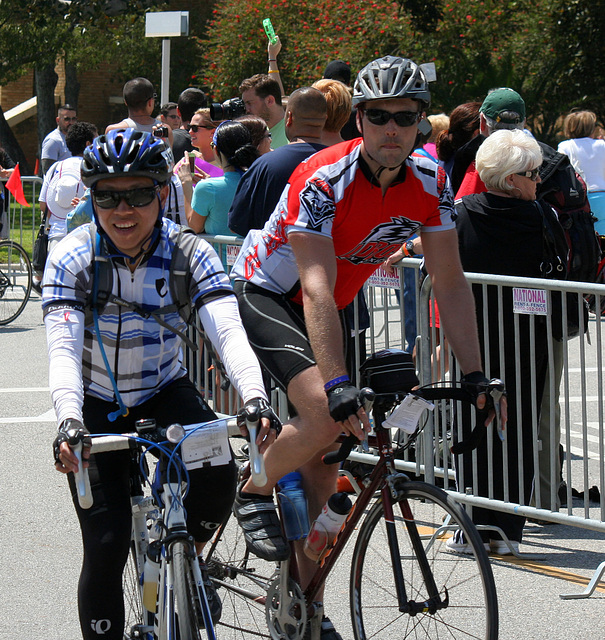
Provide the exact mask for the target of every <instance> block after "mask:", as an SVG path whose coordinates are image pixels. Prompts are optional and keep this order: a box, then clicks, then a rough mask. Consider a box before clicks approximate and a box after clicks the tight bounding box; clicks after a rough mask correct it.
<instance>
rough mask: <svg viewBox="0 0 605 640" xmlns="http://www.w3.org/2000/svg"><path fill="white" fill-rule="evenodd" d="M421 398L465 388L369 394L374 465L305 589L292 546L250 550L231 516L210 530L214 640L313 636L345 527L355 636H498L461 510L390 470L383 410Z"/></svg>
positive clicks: (474, 539)
mask: <svg viewBox="0 0 605 640" xmlns="http://www.w3.org/2000/svg"><path fill="white" fill-rule="evenodd" d="M497 383H499V384H496V383H494V386H493V388H492V389H491V390H490V393H493V400H494V402H495V403H496V404H497V403H498V402H499V400H500V395H501V391H502V390H503V386H502V383H501V382H500V381H497ZM421 397H424V398H426V399H427V400H437V399H446V398H449V399H455V400H465V401H471V397H470V395H469V393H468V392H467V391H466V390H464V389H461V388H457V387H454V386H450V387H441V388H426V389H418V390H416V391H414V392H413V395H412V396H410V395H409V394H405V393H402V394H399V393H382V394H375V400H374V405H373V409H372V416H373V421H374V436H373V438H372V442H371V444H372V446H373V447H374V450H375V451H376V455H377V460H376V464H375V466H374V467H373V469H372V470H371V472H370V473H369V475H367V477H365V478H364V479H363V482H360V483H357V484H356V493H357V496H356V499H355V502H354V504H353V509H352V510H351V511H350V513H349V515H348V516H347V519H346V521H345V522H344V524H343V525H342V528H341V530H340V532H339V533H338V534H337V536H336V538H335V540H334V542H333V543H332V544H331V545H330V546H329V548H328V550H327V553H325V554H324V555H323V556H321V557H320V560H319V563H318V565H317V569H316V572H315V574H314V576H313V578H312V579H311V582H310V584H309V585H308V586H307V587H306V588H305V589H304V590H303V589H302V588H301V587H300V584H299V582H298V571H297V567H296V560H295V555H294V553H292V554H291V557H290V559H289V560H288V561H285V562H281V563H270V562H266V561H263V560H261V559H259V558H257V557H256V556H254V555H253V554H251V553H250V552H249V551H248V550H247V549H246V545H245V542H244V539H243V533H242V532H241V530H240V529H239V527H238V526H237V523H236V522H235V519H234V518H232V519H231V520H230V521H228V522H227V523H225V525H223V527H222V528H221V529H220V530H219V531H218V533H217V536H216V538H215V539H214V541H213V543H212V546H211V547H210V548H209V550H208V553H207V557H206V563H207V565H208V568H209V572H210V576H211V579H212V580H213V581H214V582H215V586H216V587H217V588H218V592H219V594H220V596H221V598H222V601H223V613H222V617H221V620H220V622H219V623H218V626H217V629H218V630H219V632H220V638H221V639H225V640H227V639H229V640H236V639H242V638H251V637H264V638H273V639H275V640H303V639H304V640H307V639H309V638H310V639H311V640H315V639H316V638H319V630H318V629H317V628H315V629H313V630H312V629H311V625H312V622H311V621H312V620H313V621H316V622H315V623H314V624H317V621H318V620H319V621H320V620H321V615H318V614H321V609H320V605H317V604H315V599H316V596H317V594H318V592H319V590H320V588H321V587H322V585H324V584H325V583H326V581H327V580H328V578H329V576H330V574H331V572H332V570H333V568H334V566H335V564H336V562H337V560H338V559H339V558H340V557H341V556H343V552H344V551H345V549H348V547H350V545H348V543H349V541H353V537H354V534H356V536H355V540H354V545H353V549H352V553H351V552H350V549H348V550H349V553H348V554H346V555H347V558H349V557H350V564H351V568H350V584H349V604H350V618H351V624H352V627H353V636H354V638H355V640H369V639H370V638H380V639H385V640H386V639H388V640H393V639H395V638H397V640H400V639H401V638H408V637H409V638H442V637H443V638H467V637H471V638H484V639H488V640H495V639H496V638H497V637H498V602H497V596H496V587H495V584H494V578H493V574H492V571H491V566H490V562H489V558H488V556H487V552H486V550H485V547H484V545H483V542H482V540H481V538H480V536H479V534H478V533H477V530H476V528H475V526H474V525H473V523H472V521H471V520H470V518H469V517H468V515H467V513H466V511H465V510H464V509H463V508H462V507H461V505H460V504H459V503H457V502H455V500H454V499H453V498H452V497H451V496H450V495H449V494H448V493H446V492H445V491H443V490H441V489H439V488H437V487H435V486H433V485H429V484H427V483H424V482H418V481H412V480H411V479H410V478H408V477H407V476H406V475H404V474H403V473H400V472H398V471H397V470H396V469H395V457H394V450H393V446H392V442H391V431H390V428H389V427H388V426H385V424H384V423H385V422H386V419H387V414H388V413H389V412H391V410H392V409H393V408H394V407H397V406H399V405H402V404H404V405H405V403H406V402H408V401H406V399H405V398H412V402H414V401H415V400H414V399H417V398H421ZM498 407H499V405H498V404H497V408H498ZM406 410H407V409H406ZM392 415H394V412H393V413H391V416H392ZM386 424H387V425H388V424H389V423H388V422H387V423H386ZM353 446H354V443H353V442H352V441H351V440H350V439H349V440H347V441H346V442H345V443H343V445H342V446H341V450H340V451H339V452H335V454H334V455H332V454H329V456H330V458H329V459H328V460H327V462H331V463H333V462H338V461H341V460H343V459H344V458H346V457H347V456H348V455H349V453H350V451H351V449H352V447H353ZM278 505H279V502H278ZM456 530H461V531H462V532H463V535H464V539H465V541H466V542H467V543H468V544H469V547H470V549H469V553H468V554H464V555H463V554H459V553H455V552H452V551H451V550H450V549H449V548H448V547H447V541H448V539H449V538H451V536H452V535H453V533H454V532H455V531H456ZM291 544H293V543H291ZM292 551H294V546H293V547H292ZM331 588H332V589H337V590H338V591H339V592H341V591H342V587H341V585H340V584H338V585H336V586H334V584H329V583H328V585H327V586H326V592H328V591H329V590H330V589H331ZM326 597H327V598H328V593H326ZM341 597H342V596H341ZM338 604H340V603H338ZM343 637H346V636H345V635H344V633H343Z"/></svg>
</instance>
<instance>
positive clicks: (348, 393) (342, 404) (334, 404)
mask: <svg viewBox="0 0 605 640" xmlns="http://www.w3.org/2000/svg"><path fill="white" fill-rule="evenodd" d="M326 395H327V396H328V408H329V410H330V415H331V416H332V419H333V420H334V421H335V422H344V421H345V420H346V419H347V418H348V417H349V416H354V415H357V412H358V411H359V409H361V400H360V399H359V389H358V388H357V387H355V386H353V385H352V384H351V383H350V382H343V383H341V384H339V385H337V386H335V387H332V388H331V389H329V390H328V391H326Z"/></svg>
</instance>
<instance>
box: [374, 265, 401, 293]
mask: <svg viewBox="0 0 605 640" xmlns="http://www.w3.org/2000/svg"><path fill="white" fill-rule="evenodd" d="M399 273H400V272H399V270H396V271H395V272H394V273H387V272H386V271H385V270H384V269H376V271H374V273H373V274H372V275H371V276H370V277H369V279H368V284H369V285H370V287H380V288H381V289H401V280H400V277H399Z"/></svg>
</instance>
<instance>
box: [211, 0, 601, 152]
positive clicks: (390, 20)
mask: <svg viewBox="0 0 605 640" xmlns="http://www.w3.org/2000/svg"><path fill="white" fill-rule="evenodd" d="M266 17H270V18H271V20H272V22H273V25H274V27H275V30H276V33H277V34H278V35H279V36H280V39H281V41H282V44H283V49H282V52H281V53H280V56H279V66H280V71H281V73H282V79H283V82H284V86H285V88H286V91H287V92H290V91H292V90H293V89H295V88H296V87H298V86H301V85H304V84H309V83H311V82H313V81H314V80H315V79H317V78H319V77H320V76H321V74H322V71H323V69H324V67H325V65H326V64H327V62H328V61H330V60H334V59H343V60H345V61H347V62H349V63H350V64H351V67H352V70H353V72H354V73H355V72H356V71H358V70H359V69H360V68H361V67H362V66H363V65H364V64H366V63H367V62H369V61H370V60H372V59H374V58H376V57H378V56H382V55H387V54H396V55H402V56H406V57H410V58H412V59H414V60H416V61H417V62H430V61H434V62H435V64H436V67H437V72H438V73H437V76H438V82H437V83H436V84H435V86H434V89H433V92H434V94H433V95H434V100H433V111H438V110H443V111H446V112H449V111H451V110H452V109H453V108H454V107H455V106H457V105H458V104H460V103H462V102H468V101H471V100H482V99H483V97H484V96H485V95H486V93H487V92H488V90H489V89H490V88H493V87H497V86H510V87H512V88H514V89H516V90H517V91H519V92H520V93H521V94H522V95H523V96H524V98H525V100H526V103H527V105H528V116H529V121H530V124H531V125H532V127H533V128H534V129H535V130H536V132H537V133H538V135H541V136H542V137H543V139H545V140H547V141H548V140H550V141H551V142H553V141H554V138H553V136H554V134H555V130H556V122H557V118H558V116H559V115H560V114H562V113H564V112H566V111H567V110H568V109H569V108H570V107H572V106H574V105H575V104H579V103H581V104H584V105H590V106H592V108H594V109H595V110H597V111H598V112H599V113H600V114H601V116H603V110H604V109H605V107H603V104H605V103H604V102H603V100H602V99H601V96H602V91H603V86H605V47H604V46H603V42H604V39H605V12H603V11H602V7H600V6H599V5H598V3H594V2H592V1H591V0H449V1H448V0H432V1H421V0H399V1H398V2H386V3H385V2H380V3H379V2H368V1H367V0H366V1H364V0H348V1H347V0H316V1H315V2H305V1H303V0H280V1H276V0H273V1H270V0H250V1H249V2H246V3H242V2H240V1H239V0H224V2H221V3H220V4H219V5H217V8H216V9H215V11H214V13H213V18H212V22H211V23H210V25H209V29H208V34H209V35H208V37H207V38H206V39H204V40H203V41H201V43H200V44H201V46H203V47H205V48H206V50H207V51H206V55H205V61H206V64H205V65H204V66H203V67H202V69H201V73H202V74H203V76H204V78H205V81H206V82H207V83H208V85H209V86H210V87H211V89H212V91H213V92H214V94H215V95H216V97H218V98H220V99H224V98H227V97H230V96H232V95H236V94H237V87H238V85H239V83H240V82H241V80H243V79H244V78H246V77H249V76H251V75H253V74H254V73H259V72H265V71H266V69H267V67H266V64H267V62H266V61H267V56H266V45H267V40H266V36H265V35H264V33H263V29H262V24H261V23H262V20H263V18H266Z"/></svg>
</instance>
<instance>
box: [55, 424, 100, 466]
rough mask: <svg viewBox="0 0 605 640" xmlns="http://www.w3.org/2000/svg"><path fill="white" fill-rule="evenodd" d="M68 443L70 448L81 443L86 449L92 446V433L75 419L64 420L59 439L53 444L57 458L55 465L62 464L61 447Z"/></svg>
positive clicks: (59, 431)
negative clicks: (60, 457) (60, 458)
mask: <svg viewBox="0 0 605 640" xmlns="http://www.w3.org/2000/svg"><path fill="white" fill-rule="evenodd" d="M64 442H67V443H68V444H69V446H70V447H73V446H74V445H76V444H78V442H81V443H82V444H83V445H84V446H85V447H90V446H92V440H91V439H90V431H88V429H87V428H86V427H85V426H84V425H83V424H82V423H81V422H80V421H79V420H75V419H74V418H67V420H63V422H62V423H61V425H60V426H59V430H58V432H57V437H56V438H55V440H54V442H53V455H54V457H55V464H57V463H59V464H62V462H61V460H59V454H60V453H61V445H62V444H63V443H64Z"/></svg>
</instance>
